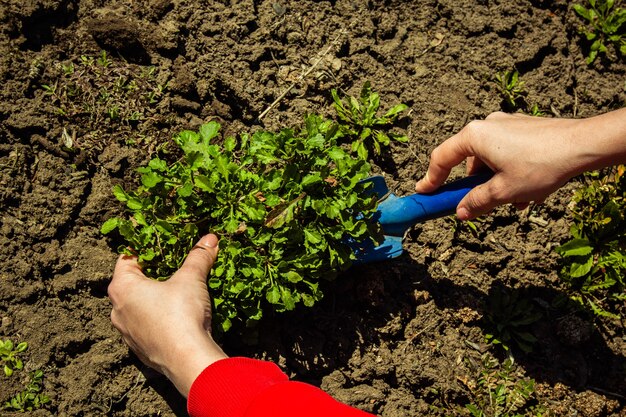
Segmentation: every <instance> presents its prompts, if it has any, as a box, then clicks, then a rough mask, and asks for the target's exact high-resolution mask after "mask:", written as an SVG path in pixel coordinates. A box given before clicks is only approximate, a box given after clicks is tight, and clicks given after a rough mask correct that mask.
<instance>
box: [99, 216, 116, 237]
mask: <svg viewBox="0 0 626 417" xmlns="http://www.w3.org/2000/svg"><path fill="white" fill-rule="evenodd" d="M119 225H120V219H118V218H117V217H113V218H111V219H109V220H107V221H105V222H104V223H103V224H102V226H101V227H100V233H102V234H103V235H106V234H109V233H111V232H112V231H113V230H115V229H117V227H118V226H119Z"/></svg>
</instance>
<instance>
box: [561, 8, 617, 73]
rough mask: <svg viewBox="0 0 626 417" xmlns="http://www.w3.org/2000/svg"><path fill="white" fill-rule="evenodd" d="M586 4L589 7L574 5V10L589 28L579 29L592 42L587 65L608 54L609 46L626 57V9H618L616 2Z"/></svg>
mask: <svg viewBox="0 0 626 417" xmlns="http://www.w3.org/2000/svg"><path fill="white" fill-rule="evenodd" d="M586 4H587V6H588V7H585V6H583V5H582V4H574V5H573V8H574V11H575V12H576V13H577V14H578V15H579V16H580V17H582V18H583V19H585V20H586V21H587V26H583V27H581V28H580V29H579V32H580V33H581V34H583V35H584V36H585V37H586V39H587V41H589V42H591V46H590V47H589V54H588V55H587V64H589V65H590V64H592V63H593V62H594V61H595V60H596V58H597V57H598V55H599V54H606V53H607V52H608V48H607V45H609V44H611V45H613V46H614V47H615V49H616V50H617V51H618V52H619V53H620V54H621V55H622V56H623V55H626V24H625V23H626V9H623V8H621V7H618V6H617V5H616V4H615V1H614V0H587V2H586ZM618 4H619V2H618Z"/></svg>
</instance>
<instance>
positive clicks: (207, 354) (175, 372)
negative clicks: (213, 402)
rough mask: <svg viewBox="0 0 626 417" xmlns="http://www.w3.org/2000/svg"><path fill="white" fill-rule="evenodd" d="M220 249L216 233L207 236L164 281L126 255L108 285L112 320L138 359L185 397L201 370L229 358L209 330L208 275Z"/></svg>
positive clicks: (132, 257) (209, 301)
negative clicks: (157, 279)
mask: <svg viewBox="0 0 626 417" xmlns="http://www.w3.org/2000/svg"><path fill="white" fill-rule="evenodd" d="M217 252H218V248H217V237H216V236H215V235H208V236H204V237H203V238H202V239H200V241H199V242H198V243H197V244H196V245H195V246H194V247H193V249H191V251H190V253H189V255H188V256H187V258H186V260H185V262H184V264H183V265H182V267H181V268H180V270H178V271H177V272H176V273H175V274H174V275H173V276H172V278H170V279H169V280H168V281H165V282H158V281H154V280H151V279H148V278H146V276H145V275H144V274H143V272H142V271H141V268H140V267H139V264H138V263H137V258H136V257H134V256H128V255H121V256H120V258H119V259H118V261H117V264H116V266H115V272H114V273H113V280H112V281H111V284H110V285H109V297H110V299H111V303H112V304H113V311H112V312H111V321H112V322H113V325H114V326H115V327H116V328H117V329H118V330H119V331H120V333H122V337H123V338H124V341H125V342H126V343H127V344H128V346H129V347H130V348H131V349H132V350H133V351H134V352H135V353H136V354H137V356H138V357H139V359H141V361H142V362H144V363H145V364H146V365H148V366H150V367H152V368H154V369H156V370H157V371H159V372H162V373H163V374H165V375H166V376H167V377H168V378H169V379H170V380H171V381H172V382H173V383H174V385H175V386H176V388H177V389H178V390H179V391H180V393H181V394H183V395H184V396H187V394H188V392H189V388H190V387H191V384H192V383H193V381H194V380H195V378H196V377H197V376H198V375H199V374H200V373H201V372H202V370H204V369H205V368H206V367H207V366H208V365H210V364H211V363H213V362H215V361H217V360H219V359H222V358H225V357H226V355H225V354H224V352H222V350H221V349H220V348H219V346H217V344H216V343H215V342H214V341H213V338H212V337H211V335H210V329H211V300H210V299H209V293H208V289H207V284H206V277H207V275H208V273H209V270H210V269H211V266H212V265H213V263H214V262H215V258H216V257H217Z"/></svg>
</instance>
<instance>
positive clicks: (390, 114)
mask: <svg viewBox="0 0 626 417" xmlns="http://www.w3.org/2000/svg"><path fill="white" fill-rule="evenodd" d="M408 108H409V106H407V105H406V104H402V103H401V104H396V105H395V106H393V107H392V108H391V109H389V111H388V112H387V113H385V116H384V117H395V116H397V115H399V114H400V113H402V112H403V111H405V110H407V109H408Z"/></svg>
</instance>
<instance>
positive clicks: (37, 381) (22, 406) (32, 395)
mask: <svg viewBox="0 0 626 417" xmlns="http://www.w3.org/2000/svg"><path fill="white" fill-rule="evenodd" d="M42 390H43V372H42V371H41V370H36V371H34V372H31V373H30V377H29V381H28V383H27V384H26V387H24V390H23V391H22V392H19V393H18V394H16V395H15V396H13V397H11V398H10V399H9V400H8V401H6V402H5V404H4V405H3V406H2V409H3V410H9V411H22V412H24V411H33V410H37V409H39V408H41V407H43V406H44V405H45V404H47V403H49V402H50V398H49V397H48V396H47V395H45V394H43V393H42Z"/></svg>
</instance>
